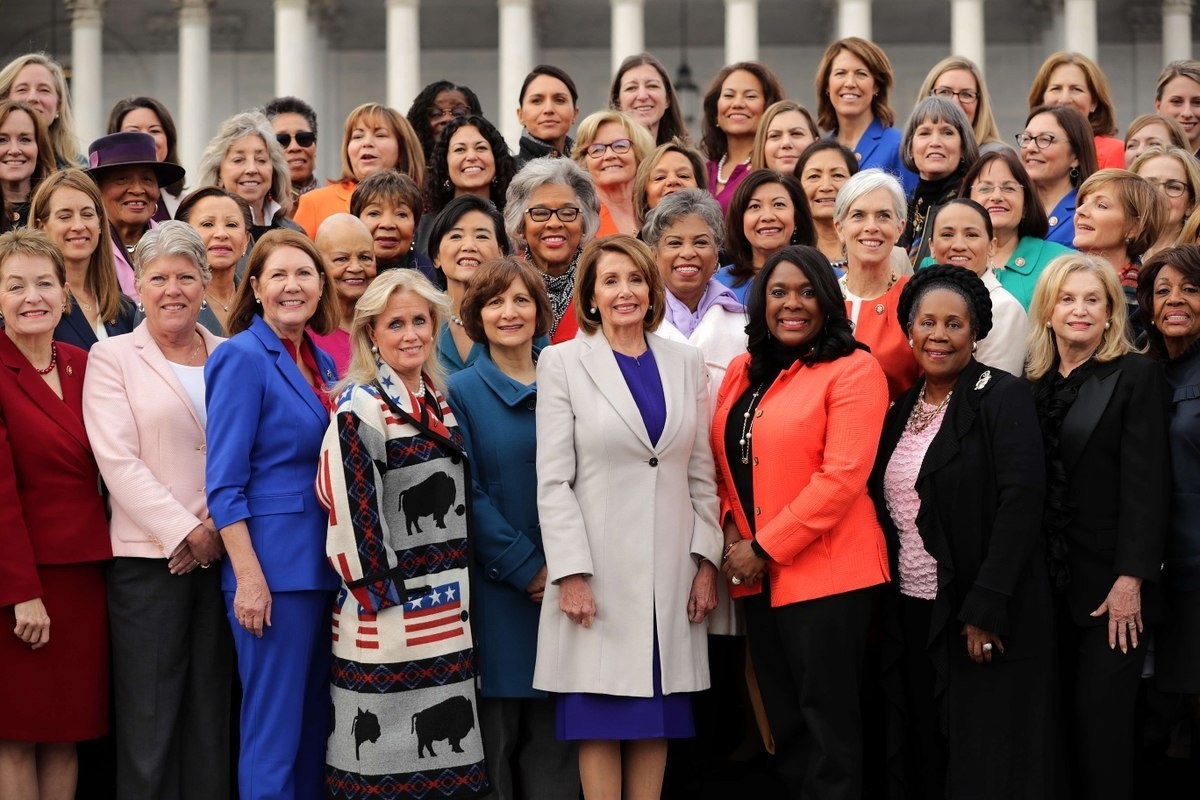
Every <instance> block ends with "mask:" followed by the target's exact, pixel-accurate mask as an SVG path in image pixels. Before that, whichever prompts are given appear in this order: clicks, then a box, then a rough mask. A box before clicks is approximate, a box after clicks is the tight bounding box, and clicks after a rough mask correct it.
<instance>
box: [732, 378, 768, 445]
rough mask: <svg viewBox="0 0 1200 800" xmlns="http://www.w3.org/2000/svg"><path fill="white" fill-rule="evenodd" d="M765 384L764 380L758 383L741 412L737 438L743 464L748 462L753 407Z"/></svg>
mask: <svg viewBox="0 0 1200 800" xmlns="http://www.w3.org/2000/svg"><path fill="white" fill-rule="evenodd" d="M766 385H767V384H766V382H765V381H764V382H763V383H760V384H759V385H758V388H757V389H755V390H754V394H753V395H751V396H750V405H748V406H746V410H745V411H744V412H742V438H740V439H738V444H739V445H740V446H741V448H742V463H743V464H749V463H750V439H751V437H752V436H753V434H754V407H755V406H756V405H758V397H759V395H761V394H762V391H763V389H764V388H766Z"/></svg>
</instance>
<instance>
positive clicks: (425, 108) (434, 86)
mask: <svg viewBox="0 0 1200 800" xmlns="http://www.w3.org/2000/svg"><path fill="white" fill-rule="evenodd" d="M442 92H461V93H462V96H463V97H465V98H467V108H468V109H469V110H470V113H472V114H482V113H483V106H482V105H480V104H479V98H478V97H477V96H476V95H475V93H474V92H473V91H471V88H470V87H469V86H459V85H458V84H457V83H451V82H450V81H444V80H443V81H434V82H433V83H431V84H429V85H428V86H426V87H425V88H424V89H422V90H421V93H420V94H418V95H417V96H416V97H415V98H413V101H412V105H411V106H409V107H408V114H407V115H406V118H407V119H408V124H409V125H411V126H412V129H413V132H414V133H415V134H416V135H417V141H419V142H420V143H421V152H423V153H430V154H432V152H433V147H434V145H436V144H437V142H436V141H435V140H434V138H433V125H431V124H430V123H429V112H430V110H431V109H432V108H433V103H434V101H435V100H437V96H438V95H439V94H441V93H442ZM313 132H314V133H315V132H316V129H315V128H314V129H313ZM430 160H431V163H432V156H431V159H430Z"/></svg>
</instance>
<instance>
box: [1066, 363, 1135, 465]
mask: <svg viewBox="0 0 1200 800" xmlns="http://www.w3.org/2000/svg"><path fill="white" fill-rule="evenodd" d="M1116 366H1117V365H1116V363H1115V362H1110V363H1109V364H1101V365H1098V366H1097V367H1096V371H1095V372H1094V373H1093V374H1092V375H1091V377H1089V378H1088V379H1087V380H1085V381H1084V382H1083V385H1082V386H1080V387H1079V394H1078V396H1077V397H1076V398H1075V402H1074V403H1073V404H1072V405H1071V410H1070V411H1068V412H1067V416H1066V417H1065V418H1064V419H1063V423H1062V431H1061V432H1060V434H1059V441H1060V445H1059V446H1060V448H1061V449H1062V457H1063V466H1064V467H1066V468H1067V471H1068V472H1069V471H1070V470H1072V469H1073V468H1074V467H1075V465H1076V464H1077V463H1078V462H1079V459H1080V457H1081V456H1082V455H1083V450H1084V448H1085V447H1086V446H1087V443H1088V439H1090V438H1091V437H1092V431H1094V430H1095V429H1096V425H1097V424H1099V422H1100V417H1102V416H1103V415H1104V410H1105V409H1106V408H1108V401H1109V400H1110V399H1112V394H1113V390H1114V389H1116V388H1117V380H1118V379H1119V378H1120V376H1121V371H1120V370H1119V369H1117V368H1116Z"/></svg>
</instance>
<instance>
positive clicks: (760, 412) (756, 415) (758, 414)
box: [754, 408, 762, 419]
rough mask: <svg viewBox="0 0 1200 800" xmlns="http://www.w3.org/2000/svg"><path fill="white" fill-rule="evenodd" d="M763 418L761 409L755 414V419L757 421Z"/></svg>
mask: <svg viewBox="0 0 1200 800" xmlns="http://www.w3.org/2000/svg"><path fill="white" fill-rule="evenodd" d="M761 416H762V409H761V408H760V409H758V410H757V411H755V412H754V417H755V419H757V418H758V417H761Z"/></svg>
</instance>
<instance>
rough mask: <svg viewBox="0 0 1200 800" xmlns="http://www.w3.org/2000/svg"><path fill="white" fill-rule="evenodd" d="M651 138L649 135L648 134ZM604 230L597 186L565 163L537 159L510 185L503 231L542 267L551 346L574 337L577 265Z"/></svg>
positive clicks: (516, 247) (576, 327) (518, 249)
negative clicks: (599, 230)
mask: <svg viewBox="0 0 1200 800" xmlns="http://www.w3.org/2000/svg"><path fill="white" fill-rule="evenodd" d="M647 135H649V134H647ZM599 226H600V200H599V198H597V197H596V186H595V184H593V183H592V179H591V178H589V177H588V175H587V173H586V172H584V171H583V170H582V169H580V167H579V165H577V164H576V163H575V162H573V161H571V160H569V159H566V158H536V159H534V160H533V161H530V162H529V163H528V164H526V165H525V167H524V168H523V169H522V170H521V171H520V172H518V173H517V174H516V177H514V178H513V180H512V183H510V184H509V185H508V200H507V202H506V204H505V206H504V227H505V228H507V229H508V236H509V238H510V239H511V240H512V243H513V247H514V251H515V252H516V253H517V254H518V255H523V256H524V257H525V260H526V261H528V262H529V263H531V264H533V265H534V266H535V267H537V269H538V272H540V273H542V279H543V280H544V281H545V282H546V293H547V294H549V295H550V310H551V311H552V312H553V319H551V321H550V331H549V334H550V343H551V344H558V343H559V342H565V341H568V340H570V339H574V338H575V334H576V333H578V332H579V323H578V322H577V321H576V319H575V310H574V303H573V302H572V298H573V293H574V291H575V265H576V262H577V261H578V260H579V253H580V251H581V250H582V249H583V246H584V245H585V244H587V243H588V242H590V241H591V240H592V237H593V236H595V235H596V228H598V227H599Z"/></svg>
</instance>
